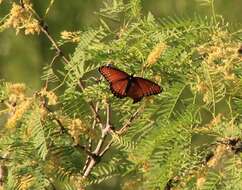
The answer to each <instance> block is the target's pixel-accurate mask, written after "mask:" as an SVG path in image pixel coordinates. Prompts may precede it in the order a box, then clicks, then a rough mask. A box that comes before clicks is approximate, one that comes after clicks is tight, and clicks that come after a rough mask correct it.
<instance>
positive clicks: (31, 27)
mask: <svg viewBox="0 0 242 190" xmlns="http://www.w3.org/2000/svg"><path fill="white" fill-rule="evenodd" d="M40 32H41V27H40V25H39V22H38V21H37V20H33V21H32V22H28V23H27V24H26V25H25V32H24V33H25V35H28V34H35V33H37V34H39V33H40Z"/></svg>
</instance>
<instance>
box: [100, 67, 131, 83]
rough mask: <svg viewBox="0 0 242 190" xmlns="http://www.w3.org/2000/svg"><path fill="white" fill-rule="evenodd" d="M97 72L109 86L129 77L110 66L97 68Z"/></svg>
mask: <svg viewBox="0 0 242 190" xmlns="http://www.w3.org/2000/svg"><path fill="white" fill-rule="evenodd" d="M99 72H100V73H101V74H102V75H103V76H104V77H105V79H106V80H107V81H108V82H109V83H110V84H111V83H115V82H117V81H121V80H123V79H128V77H129V75H128V74H127V73H125V72H123V71H121V70H119V69H117V68H114V67H111V66H102V67H100V68H99Z"/></svg>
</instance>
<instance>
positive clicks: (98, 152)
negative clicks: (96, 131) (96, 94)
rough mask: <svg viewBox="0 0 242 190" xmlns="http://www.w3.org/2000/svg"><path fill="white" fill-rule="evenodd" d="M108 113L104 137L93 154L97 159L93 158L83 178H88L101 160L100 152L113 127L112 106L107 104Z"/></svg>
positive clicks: (103, 131)
mask: <svg viewBox="0 0 242 190" xmlns="http://www.w3.org/2000/svg"><path fill="white" fill-rule="evenodd" d="M106 104H107V113H106V115H107V116H106V117H107V119H106V126H105V128H103V127H102V130H101V132H102V136H101V138H100V140H99V141H98V144H97V146H96V149H95V150H94V151H93V154H94V155H96V159H94V158H91V160H90V162H89V165H88V166H87V168H86V170H85V171H84V174H83V177H84V178H86V177H87V176H88V175H89V174H90V172H91V171H92V168H93V167H94V166H95V165H96V163H97V162H98V161H99V160H100V159H101V156H100V150H101V148H102V146H103V144H104V142H105V139H106V137H107V134H108V133H109V131H110V130H111V125H110V116H111V111H110V110H111V108H110V104H109V103H108V102H107V103H106Z"/></svg>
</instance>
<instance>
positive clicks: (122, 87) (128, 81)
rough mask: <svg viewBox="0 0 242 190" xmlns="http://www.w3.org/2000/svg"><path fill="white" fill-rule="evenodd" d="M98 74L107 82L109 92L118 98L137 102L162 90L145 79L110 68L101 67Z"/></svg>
mask: <svg viewBox="0 0 242 190" xmlns="http://www.w3.org/2000/svg"><path fill="white" fill-rule="evenodd" d="M99 72H100V73H101V74H102V75H103V76H104V77H105V79H106V80H107V81H108V82H109V85H110V90H111V91H112V93H113V94H114V95H115V96H116V97H118V98H124V97H130V98H132V99H133V100H134V101H133V103H136V102H139V101H140V100H141V99H142V98H143V97H144V96H150V95H154V94H159V93H161V92H162V88H161V87H160V86H159V85H158V84H156V83H154V82H152V81H150V80H147V79H144V78H141V77H134V76H133V75H129V74H127V73H126V72H124V71H121V70H119V69H117V68H114V67H111V66H102V67H100V68H99Z"/></svg>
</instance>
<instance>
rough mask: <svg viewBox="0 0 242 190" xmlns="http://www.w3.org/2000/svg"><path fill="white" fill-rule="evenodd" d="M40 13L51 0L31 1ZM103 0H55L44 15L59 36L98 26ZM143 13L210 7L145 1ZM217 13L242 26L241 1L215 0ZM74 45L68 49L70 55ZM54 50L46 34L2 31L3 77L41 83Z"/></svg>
mask: <svg viewBox="0 0 242 190" xmlns="http://www.w3.org/2000/svg"><path fill="white" fill-rule="evenodd" d="M32 2H33V3H34V7H35V9H36V10H37V12H38V13H39V14H40V15H44V12H45V9H46V7H47V6H48V3H49V2H50V0H39V1H32ZM102 4H103V0H78V1H76V0H70V1H68V2H67V1H55V2H54V5H53V6H52V7H51V10H50V13H49V14H48V16H47V17H46V18H45V20H46V22H47V23H48V25H49V30H50V32H51V34H52V35H53V36H54V37H55V38H56V39H59V35H60V32H61V31H63V30H67V31H77V30H85V28H87V27H90V26H96V25H98V18H97V17H98V16H97V15H96V14H94V12H95V11H98V10H99V8H100V7H101V6H102ZM10 5H11V1H8V0H5V1H3V3H2V4H1V5H0V17H1V18H3V16H4V15H5V14H6V13H7V12H8V10H9V8H10ZM142 5H143V12H144V14H147V12H148V11H150V12H152V13H153V14H154V15H155V16H156V17H157V18H162V17H167V16H174V15H176V16H183V17H187V16H193V15H194V14H202V15H208V16H210V10H209V8H208V7H204V6H201V5H200V4H199V3H198V1H196V0H169V1H167V0H143V1H142ZM215 5H216V6H215V8H216V13H217V14H221V15H223V16H224V18H225V20H226V21H229V22H232V23H233V24H234V25H235V26H236V27H239V25H240V23H241V21H242V0H232V1H231V0H217V1H216V0H215ZM73 48H74V47H73V46H68V47H66V48H65V52H66V54H71V53H72V51H73ZM53 56H54V52H53V51H51V50H50V43H49V42H48V40H47V39H46V37H45V36H44V35H41V34H40V35H39V36H37V35H34V36H32V35H28V36H25V35H24V34H23V33H19V34H18V35H16V34H15V31H14V30H13V29H8V30H5V31H4V32H1V33H0V78H1V79H5V80H6V81H13V82H24V83H26V84H27V85H28V86H29V87H30V88H32V89H33V90H34V89H37V88H39V87H40V85H41V81H40V76H41V73H42V67H43V66H44V65H46V64H49V63H50V62H51V59H52V57H53Z"/></svg>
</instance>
